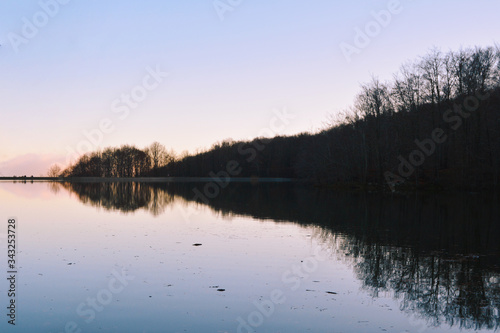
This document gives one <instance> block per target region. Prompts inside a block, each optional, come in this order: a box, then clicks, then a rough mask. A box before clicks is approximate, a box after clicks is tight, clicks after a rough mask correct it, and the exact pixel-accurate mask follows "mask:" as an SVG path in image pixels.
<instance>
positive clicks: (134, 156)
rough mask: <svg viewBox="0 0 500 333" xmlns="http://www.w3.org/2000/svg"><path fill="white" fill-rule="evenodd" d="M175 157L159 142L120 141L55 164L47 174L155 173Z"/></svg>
mask: <svg viewBox="0 0 500 333" xmlns="http://www.w3.org/2000/svg"><path fill="white" fill-rule="evenodd" d="M174 159H175V153H174V152H173V151H167V149H166V148H165V146H163V145H162V144H160V143H158V142H154V143H152V144H151V145H150V146H148V147H146V148H144V149H138V148H136V147H135V146H131V145H123V146H121V147H119V148H106V149H104V150H102V151H101V150H99V151H96V152H91V153H87V154H85V155H83V156H81V157H80V158H79V159H78V161H76V162H75V163H74V164H71V165H70V166H68V167H67V168H66V169H64V170H61V169H60V167H59V166H57V165H54V166H52V167H51V168H50V169H49V172H48V175H49V177H144V176H154V175H156V174H157V171H158V170H159V169H160V168H161V167H163V166H164V165H166V164H169V163H171V162H172V161H173V160H174Z"/></svg>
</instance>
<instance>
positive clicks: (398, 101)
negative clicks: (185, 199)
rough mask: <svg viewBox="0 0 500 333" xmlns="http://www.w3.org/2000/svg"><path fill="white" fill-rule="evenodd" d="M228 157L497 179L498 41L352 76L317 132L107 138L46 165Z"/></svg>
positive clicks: (465, 182) (449, 180) (255, 165)
mask: <svg viewBox="0 0 500 333" xmlns="http://www.w3.org/2000/svg"><path fill="white" fill-rule="evenodd" d="M154 146H155V147H156V148H155V147H154ZM155 151H156V153H158V154H155ZM229 163H233V164H234V165H236V166H237V168H236V169H237V170H238V173H237V175H235V176H238V177H284V178H297V179H304V180H309V181H313V182H315V183H319V184H357V185H361V186H366V185H368V184H384V183H387V182H388V183H390V185H391V186H392V185H394V184H402V183H405V184H406V185H403V186H407V185H410V186H412V187H413V186H421V185H429V184H432V185H436V186H442V187H462V188H491V187H496V188H498V185H499V177H500V50H499V49H498V47H497V48H496V49H495V48H492V47H490V48H480V47H477V48H474V49H462V50H460V51H457V52H452V51H450V52H448V53H441V52H440V51H439V50H437V49H434V50H432V51H430V52H429V53H428V54H427V55H426V56H424V57H421V58H419V59H418V60H416V61H414V62H409V63H407V64H405V65H403V66H402V67H401V69H400V71H399V73H397V74H395V75H394V78H393V80H392V82H388V83H384V82H381V81H380V80H379V79H377V78H376V77H374V78H373V79H372V81H371V82H369V83H367V84H364V85H362V86H361V91H360V93H359V94H358V96H357V97H356V99H355V102H354V105H353V106H352V107H351V108H350V109H349V110H347V111H345V112H343V113H342V116H339V117H337V118H336V119H334V120H332V121H331V124H330V126H329V127H328V128H327V129H325V130H323V131H321V132H319V133H315V134H313V133H302V134H299V135H295V136H288V137H284V136H278V137H274V138H270V139H268V138H256V139H255V140H253V141H250V142H242V141H239V142H236V141H232V140H225V141H222V142H220V143H217V144H214V145H213V146H212V147H211V148H210V149H209V150H207V151H204V152H201V153H198V154H195V155H185V156H183V157H181V158H176V157H175V154H173V153H167V152H166V150H165V148H164V147H163V146H162V145H160V144H158V143H155V144H153V145H152V146H150V147H148V148H146V149H144V150H140V149H137V148H135V147H133V146H122V147H120V148H108V149H106V150H104V151H99V152H93V153H89V154H86V155H84V156H83V157H81V158H80V160H78V161H77V162H76V163H75V164H74V165H71V166H70V167H68V168H67V169H66V170H64V171H62V172H61V171H60V170H56V171H55V172H52V173H51V174H52V175H60V176H63V177H89V176H92V177H138V176H145V177H147V176H162V177H168V176H170V177H208V176H210V175H211V174H217V173H218V172H220V171H224V170H226V167H227V165H228V164H229Z"/></svg>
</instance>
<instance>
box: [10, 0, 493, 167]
mask: <svg viewBox="0 0 500 333" xmlns="http://www.w3.org/2000/svg"><path fill="white" fill-rule="evenodd" d="M499 12H500V2H499V1H497V0H474V1H472V0H462V1H460V0H440V1H430V0H418V1H417V0H400V1H398V0H390V1H378V0H358V1H332V0H311V1H299V0H252V1H248V0H191V1H171V0H143V1H131V0H120V1H118V0H108V1H102V0H100V1H98V0H86V1H83V0H41V1H31V0H22V1H13V0H8V1H2V3H1V4H0V44H1V47H0V72H1V73H2V75H1V76H0V103H1V104H0V105H1V106H0V116H1V119H2V120H1V121H0V176H10V175H25V174H26V175H35V176H39V175H41V174H44V173H46V171H47V169H48V167H49V166H50V165H51V164H52V163H60V164H61V165H65V164H66V163H68V162H69V161H70V160H72V159H74V158H75V157H76V156H78V154H80V153H83V152H86V151H88V150H97V149H99V148H102V147H107V146H120V145H123V144H133V145H136V146H137V147H139V148H143V147H145V146H147V145H149V144H151V143H152V142H154V141H158V142H160V143H162V144H164V145H165V146H166V147H167V149H173V150H174V151H176V152H177V153H182V152H184V151H188V152H190V153H194V152H196V151H197V150H201V149H206V148H209V147H210V146H212V144H214V143H216V142H219V141H222V140H225V139H229V138H231V139H234V140H241V139H250V138H254V137H258V136H261V135H263V133H265V134H266V135H293V134H297V133H301V132H306V131H317V130H319V129H322V128H324V127H325V126H326V123H327V121H328V119H329V117H330V116H331V115H333V116H334V115H336V114H338V113H339V112H342V110H345V109H346V108H347V107H349V106H350V105H351V104H352V103H353V100H354V98H355V96H356V94H357V93H358V92H359V87H360V84H362V83H364V82H367V81H369V80H370V78H371V76H372V75H376V76H378V77H379V78H380V79H381V80H390V79H391V78H392V75H393V74H394V73H395V72H397V71H398V69H399V67H400V66H401V65H402V64H403V63H405V62H407V61H410V60H415V59H418V57H419V56H422V55H425V54H426V53H427V52H428V50H429V49H431V48H433V47H438V48H440V49H441V50H442V51H448V50H458V49H460V47H470V46H493V45H494V44H495V42H500V40H499V37H498V32H499V31H500V20H498V13H499ZM360 31H361V33H360ZM362 35H364V36H362ZM360 36H361V37H360ZM278 114H280V115H283V114H285V115H287V116H286V117H285V118H286V119H283V116H282V117H281V118H280V117H278V116H277V115H278Z"/></svg>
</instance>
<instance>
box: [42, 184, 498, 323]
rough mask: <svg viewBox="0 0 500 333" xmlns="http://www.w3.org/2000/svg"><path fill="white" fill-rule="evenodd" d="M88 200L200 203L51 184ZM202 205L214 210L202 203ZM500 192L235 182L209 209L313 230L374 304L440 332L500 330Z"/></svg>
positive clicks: (144, 187) (109, 187)
mask: <svg viewBox="0 0 500 333" xmlns="http://www.w3.org/2000/svg"><path fill="white" fill-rule="evenodd" d="M50 186H51V189H52V190H53V191H58V190H59V188H61V187H64V188H65V189H67V190H69V191H71V192H72V193H74V194H76V195H77V196H78V198H79V200H81V201H82V202H83V203H85V204H89V205H92V206H96V207H102V208H104V209H106V210H119V211H121V212H124V213H129V212H134V211H136V210H139V209H143V210H146V211H148V212H150V213H151V214H153V215H159V214H161V213H162V212H163V211H164V210H165V209H166V207H168V205H170V204H171V203H172V202H173V201H174V200H175V199H182V200H186V201H196V200H195V192H194V191H193V188H196V187H197V188H198V189H199V190H202V188H203V184H198V185H197V184H193V183H126V182H122V183H64V184H60V185H54V184H51V185H50ZM197 202H198V203H199V204H204V205H205V204H207V203H206V202H204V201H203V200H202V199H198V201H197ZM499 203H500V202H499V197H498V196H497V195H477V194H476V195H474V194H449V195H442V194H441V195H399V196H383V195H379V194H361V193H345V192H332V191H321V190H318V189H314V188H309V187H305V186H298V185H293V184H272V183H270V184H259V185H252V184H247V183H235V184H231V185H230V186H228V187H226V188H225V189H224V190H221V192H220V194H219V195H218V196H216V197H215V198H213V199H211V200H210V201H209V202H208V206H209V207H210V208H211V209H213V210H214V211H216V212H218V213H220V214H222V215H244V216H251V217H253V218H257V219H273V220H276V221H287V222H295V223H299V224H302V225H311V226H314V230H316V232H315V234H314V235H313V236H314V237H316V238H319V239H321V240H322V241H323V242H325V243H327V244H329V246H331V247H332V248H333V249H334V250H335V252H336V253H338V254H339V255H340V256H341V257H342V258H343V259H344V260H346V261H347V262H348V264H349V265H351V266H352V267H353V269H354V271H355V272H356V275H357V277H358V278H359V280H360V281H362V283H363V287H364V288H365V289H367V290H368V291H369V292H370V293H371V294H372V295H373V296H374V297H377V296H378V295H379V293H381V292H384V293H387V292H390V293H392V294H393V296H394V297H395V298H397V299H399V301H400V308H401V310H402V311H405V312H408V313H411V314H415V315H417V316H419V317H421V318H425V319H426V320H427V322H428V324H429V325H431V326H441V325H447V326H458V327H460V328H466V329H485V328H486V329H498V328H499V327H500V316H499V308H500V284H499V281H500V274H499V272H500V242H498V236H499V235H500V232H499V231H500V213H499V207H500V205H499Z"/></svg>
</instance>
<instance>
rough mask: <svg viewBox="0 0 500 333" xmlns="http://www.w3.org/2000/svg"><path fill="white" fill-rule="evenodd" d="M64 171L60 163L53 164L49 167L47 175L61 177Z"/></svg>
mask: <svg viewBox="0 0 500 333" xmlns="http://www.w3.org/2000/svg"><path fill="white" fill-rule="evenodd" d="M61 172H62V169H61V167H60V166H59V165H57V164H53V165H52V166H51V167H50V168H49V171H48V172H47V176H48V177H54V178H55V177H59V175H60V174H61Z"/></svg>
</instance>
